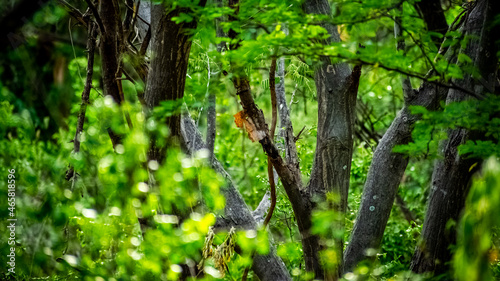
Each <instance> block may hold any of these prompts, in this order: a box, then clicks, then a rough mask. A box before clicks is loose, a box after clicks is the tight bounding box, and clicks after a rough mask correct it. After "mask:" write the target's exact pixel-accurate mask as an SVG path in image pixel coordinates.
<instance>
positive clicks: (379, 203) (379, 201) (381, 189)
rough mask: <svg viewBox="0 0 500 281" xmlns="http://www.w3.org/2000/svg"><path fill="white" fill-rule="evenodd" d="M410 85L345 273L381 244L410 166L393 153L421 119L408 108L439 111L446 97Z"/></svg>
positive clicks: (377, 159)
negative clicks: (402, 180)
mask: <svg viewBox="0 0 500 281" xmlns="http://www.w3.org/2000/svg"><path fill="white" fill-rule="evenodd" d="M396 35H397V32H396ZM450 54H451V52H450V53H448V54H447V56H448V57H450V56H451V55H450ZM408 83H409V82H408V80H407V79H406V78H403V79H402V84H403V89H404V96H405V103H404V106H403V108H402V109H401V111H400V112H399V113H398V115H397V116H396V118H395V119H394V121H393V122H392V124H391V126H390V127H389V129H388V130H387V131H386V132H385V134H384V136H383V137H382V139H381V140H380V142H379V144H378V145H377V148H376V149H375V152H374V154H373V160H372V163H371V165H370V169H369V171H368V175H367V178H366V182H365V186H364V189H363V195H362V198H361V206H360V208H359V211H358V215H357V218H356V222H355V224H354V228H353V231H352V233H351V239H350V241H349V244H348V246H347V249H346V252H345V255H344V259H345V264H344V271H345V272H348V271H353V270H354V269H355V267H356V266H357V265H358V263H359V262H361V261H362V260H365V259H366V258H369V257H367V256H366V253H367V250H368V249H375V250H378V249H379V247H380V244H381V242H382V237H383V235H384V231H385V227H386V225H387V221H388V220H389V216H390V213H391V209H392V206H393V204H394V199H395V197H396V194H397V190H398V188H399V184H400V182H401V179H402V177H403V174H404V171H405V169H406V167H407V165H408V157H407V156H406V155H403V154H401V153H395V152H393V149H394V147H396V146H399V145H404V144H408V142H409V141H410V140H411V132H412V129H413V126H414V124H415V122H416V121H417V120H419V119H420V117H419V116H415V115H413V114H411V112H410V110H409V107H410V106H423V107H425V108H426V109H428V110H436V109H438V108H439V102H440V101H442V100H444V99H445V97H446V94H447V89H445V88H440V87H437V86H435V85H432V84H431V83H428V82H424V83H423V84H422V86H421V87H420V88H419V89H418V90H412V89H411V88H409V87H408V86H405V84H408ZM410 86H411V85H410ZM371 258H373V257H371Z"/></svg>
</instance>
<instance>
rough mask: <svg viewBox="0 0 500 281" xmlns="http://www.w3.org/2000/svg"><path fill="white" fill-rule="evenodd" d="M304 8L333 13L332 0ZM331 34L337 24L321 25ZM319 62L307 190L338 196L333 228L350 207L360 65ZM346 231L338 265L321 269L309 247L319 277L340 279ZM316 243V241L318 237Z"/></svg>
mask: <svg viewBox="0 0 500 281" xmlns="http://www.w3.org/2000/svg"><path fill="white" fill-rule="evenodd" d="M303 7H304V11H305V12H306V13H308V14H322V15H327V16H331V8H330V4H329V3H328V1H326V0H306V1H305V2H304V5H303ZM321 26H322V27H323V28H325V29H326V30H327V31H328V33H329V35H330V38H329V39H328V40H326V42H324V44H330V43H332V42H339V41H340V36H339V33H338V31H337V27H336V26H335V25H333V24H330V23H323V24H322V25H321ZM319 63H320V65H319V66H318V67H316V68H315V71H314V81H315V84H316V92H317V97H318V134H317V141H316V153H315V158H314V164H313V170H312V172H311V180H310V182H309V184H308V191H309V193H310V194H311V197H316V196H319V198H323V200H325V199H326V193H333V194H335V195H336V196H338V201H336V202H333V208H334V209H335V210H336V211H337V212H338V214H339V217H338V219H333V218H332V219H333V220H334V222H333V226H332V227H333V228H334V229H336V230H343V229H344V214H345V211H346V208H347V195H348V191H349V179H350V173H351V160H352V152H353V132H354V112H355V107H356V97H357V93H358V85H359V77H360V75H361V66H359V65H358V66H356V67H355V68H354V70H352V71H351V69H350V67H349V66H348V65H347V64H346V63H337V64H332V62H331V60H330V58H329V57H321V59H320V62H319ZM342 236H343V234H342V235H341V236H340V237H330V238H334V240H335V242H336V251H337V255H336V256H337V260H336V261H335V263H336V268H329V269H325V268H323V269H322V266H321V262H320V261H319V259H318V258H319V257H318V254H319V251H320V250H321V247H320V248H313V247H310V246H311V245H308V246H309V247H306V245H304V256H306V257H307V256H311V258H310V259H307V258H306V268H308V270H312V271H314V272H315V276H316V278H324V277H325V273H324V270H327V271H328V273H327V275H328V276H327V279H337V278H338V277H339V276H340V275H341V274H342V267H343V254H342V252H343V238H342ZM315 243H316V241H315Z"/></svg>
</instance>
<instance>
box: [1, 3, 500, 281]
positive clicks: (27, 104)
mask: <svg viewBox="0 0 500 281" xmlns="http://www.w3.org/2000/svg"><path fill="white" fill-rule="evenodd" d="M101 1H103V0H101ZM7 2H8V3H6V5H3V7H0V12H3V13H4V14H6V15H7V14H8V13H9V11H10V10H11V8H12V7H14V6H15V4H16V3H17V2H22V1H13V0H12V1H7ZM87 2H91V1H87ZM87 2H84V1H74V2H72V3H71V4H72V5H73V6H74V7H76V8H75V9H79V10H80V11H85V10H87V7H88V5H87ZM116 2H120V7H121V9H122V11H123V10H127V5H128V4H126V3H129V2H132V3H133V5H134V7H135V5H136V4H137V3H135V2H134V1H116ZM122 2H123V3H122ZM165 2H168V3H169V5H171V6H169V7H170V8H171V9H174V8H178V7H181V8H185V7H188V8H192V9H190V10H186V11H185V12H182V13H180V14H179V16H177V17H174V19H173V20H174V21H175V22H176V23H190V22H192V21H197V23H198V24H197V27H196V28H195V29H194V30H191V31H190V32H192V42H193V43H192V46H191V49H190V55H189V66H188V70H187V78H186V85H185V90H184V97H183V99H182V100H180V101H173V102H172V101H170V102H169V101H165V102H162V103H161V104H160V106H158V107H156V108H155V109H154V110H153V111H149V110H147V109H146V108H145V107H144V104H142V103H141V99H142V96H143V94H144V89H145V82H144V81H143V80H141V79H140V78H139V75H137V73H135V72H134V70H133V68H132V65H134V64H135V63H136V62H135V61H134V60H135V59H136V58H134V57H133V56H131V55H129V54H128V53H124V54H123V56H122V57H121V58H120V59H121V60H122V61H123V64H124V65H125V66H124V69H125V70H126V72H127V75H125V74H122V75H121V76H122V77H121V79H122V80H120V84H121V85H122V87H123V94H124V102H123V103H122V104H121V105H120V106H118V105H117V104H116V103H115V101H113V99H112V98H111V97H110V96H105V95H104V92H103V88H102V87H103V81H102V78H101V75H102V68H101V67H102V66H101V61H100V59H99V54H98V52H97V51H96V59H95V63H94V67H93V70H94V75H93V80H92V84H93V87H92V90H91V92H90V103H89V105H88V106H87V108H86V115H85V123H84V129H83V133H82V134H81V135H80V136H79V140H80V142H81V148H80V152H78V153H74V151H73V149H74V138H75V134H76V130H77V122H78V114H79V112H80V110H81V107H80V104H81V93H82V91H84V85H85V75H86V72H87V60H88V57H87V52H86V50H85V48H86V44H87V42H86V41H87V39H88V38H87V30H86V28H85V27H82V26H81V24H76V20H75V19H74V18H72V17H71V15H70V14H68V12H67V9H66V8H65V7H66V6H65V5H63V4H61V3H59V2H57V1H48V2H47V3H43V4H39V5H41V6H40V7H39V9H37V10H38V11H36V12H35V13H34V14H33V15H32V17H29V18H30V19H29V20H27V21H26V22H25V23H23V25H22V26H20V27H19V29H17V30H14V31H13V33H10V34H9V37H8V38H10V39H11V40H10V41H9V42H10V43H8V42H6V43H4V44H6V45H7V46H4V47H2V48H3V49H4V50H3V51H2V54H1V55H0V61H1V67H0V175H1V176H0V178H1V180H2V185H0V189H1V193H2V196H1V199H0V202H2V203H1V206H2V208H1V209H0V217H1V218H2V221H1V223H0V224H1V225H2V229H5V230H6V231H5V232H4V234H3V237H2V244H1V246H0V253H1V255H0V256H1V258H0V261H1V263H2V265H3V266H2V269H1V271H0V274H1V275H0V276H1V277H0V278H2V279H8V278H11V279H12V280H14V279H17V280H31V279H35V278H38V279H45V278H49V279H51V280H74V279H83V280H178V279H180V278H181V276H182V278H185V277H186V275H185V274H186V273H187V274H188V275H189V274H193V275H196V274H197V275H198V278H197V279H202V280H213V279H224V280H240V279H241V276H242V274H243V272H244V271H245V268H246V267H247V266H249V265H251V264H252V258H253V256H254V255H255V253H257V254H266V253H268V252H269V251H270V250H271V248H272V247H275V248H276V252H277V254H278V256H279V257H281V259H282V260H283V262H284V263H285V265H286V268H287V269H288V271H289V272H290V274H291V276H292V278H293V280H312V278H313V277H312V274H311V273H310V272H307V271H306V270H305V264H304V257H303V251H302V244H301V234H300V232H299V231H298V228H297V219H296V218H295V216H294V212H293V210H292V206H291V204H290V201H289V200H288V197H287V194H286V192H285V190H284V188H283V186H282V184H281V183H280V182H278V183H277V205H276V209H275V211H274V214H273V217H272V220H271V222H270V224H269V226H268V230H266V229H264V228H262V227H259V228H257V229H255V230H252V229H250V230H242V229H236V230H230V229H226V230H223V231H217V232H215V233H214V232H213V228H212V226H213V225H214V224H215V222H216V219H217V218H218V217H224V206H225V197H224V193H223V190H224V188H226V184H227V181H228V179H227V178H224V176H223V175H220V174H218V173H217V172H216V171H214V170H213V169H212V167H211V164H210V161H211V159H210V153H209V151H208V150H200V151H198V152H197V153H192V154H190V153H187V152H186V150H185V148H184V147H183V146H182V144H180V143H174V144H171V143H168V142H166V141H164V140H166V139H168V136H169V134H170V132H169V128H168V127H167V125H166V124H165V118H166V117H168V116H172V115H175V114H178V113H179V112H183V114H189V115H190V116H191V117H192V118H193V120H194V122H195V124H196V125H197V127H198V128H199V130H200V131H201V132H205V131H206V129H207V117H206V115H207V107H208V96H209V93H215V95H216V112H217V123H216V128H217V129H216V137H215V149H214V154H215V156H216V157H217V159H218V160H219V161H220V163H221V164H222V166H223V168H224V169H225V170H226V171H227V172H228V173H229V174H230V176H231V178H232V181H233V182H234V184H235V185H236V186H237V189H238V191H239V192H240V193H241V195H242V196H243V198H244V199H245V202H246V203H247V205H248V206H249V207H250V208H251V209H255V208H257V206H258V205H259V203H260V202H261V200H262V198H263V196H264V195H265V194H266V192H267V191H268V189H269V179H268V176H267V165H268V163H267V156H266V155H265V154H264V153H263V151H262V147H261V146H260V145H259V144H258V143H257V142H252V141H251V140H250V139H249V138H248V134H247V132H245V131H244V130H241V129H240V128H238V127H237V126H236V125H235V124H234V117H233V116H234V115H235V114H236V113H237V112H239V111H240V110H241V105H240V103H239V100H238V96H237V94H236V92H235V89H234V87H233V80H232V79H233V76H232V74H231V73H229V74H228V75H227V72H226V71H229V69H230V68H231V67H233V68H234V67H235V65H238V66H240V67H243V68H244V69H245V73H246V75H247V76H248V77H249V80H250V83H251V87H252V91H253V96H254V99H255V103H256V104H258V106H259V107H260V108H261V109H262V110H263V112H264V114H265V116H266V119H267V120H271V111H272V110H271V100H270V98H269V96H270V90H269V84H270V81H269V67H270V65H271V61H272V59H273V57H274V58H278V60H281V59H282V60H284V65H285V69H284V78H283V79H284V80H283V81H282V82H283V83H284V86H285V89H286V98H287V100H288V103H289V110H290V117H291V120H292V122H293V125H294V129H295V134H296V135H297V134H298V132H299V131H301V130H303V131H302V133H301V134H300V136H299V137H298V138H297V140H296V146H297V151H298V155H299V157H300V170H301V172H302V180H303V182H304V183H307V182H308V181H309V179H310V177H311V173H310V171H311V169H312V167H313V162H314V153H315V150H316V137H317V131H318V125H317V120H318V106H317V104H318V102H317V99H318V97H317V93H316V90H317V89H316V86H315V80H314V79H315V76H314V69H315V67H317V61H318V58H320V57H321V56H329V57H330V58H331V60H332V63H340V62H346V63H349V64H351V65H357V64H361V65H362V66H363V68H362V74H361V78H360V82H359V88H358V96H357V109H356V114H355V115H356V116H355V118H356V126H355V130H356V132H353V134H354V136H355V138H354V152H353V157H352V163H351V164H352V167H351V173H350V188H349V196H348V210H347V211H346V214H345V229H335V228H333V227H332V225H333V224H332V221H333V220H334V219H333V218H334V217H336V216H339V214H338V213H337V212H336V211H334V210H333V209H332V208H331V206H332V205H333V204H335V201H336V195H335V194H328V195H327V196H326V198H327V199H326V200H325V201H324V202H318V204H317V206H316V208H315V211H314V213H313V215H312V222H313V226H312V228H311V231H312V233H313V234H318V235H321V237H329V238H331V237H336V236H343V237H344V241H345V244H346V245H347V244H348V243H349V238H350V234H351V231H352V229H353V226H354V221H355V219H356V216H357V214H358V210H359V206H360V202H361V200H362V192H363V185H364V183H365V181H366V177H367V174H368V169H369V167H370V164H371V162H372V157H373V152H374V150H375V147H376V146H377V144H378V142H379V140H380V138H381V137H382V136H383V135H384V132H385V131H386V130H387V128H388V127H389V126H390V124H391V122H392V120H393V119H394V118H395V117H396V116H397V114H398V111H399V110H400V109H401V108H402V107H403V104H404V97H403V89H402V86H401V80H400V77H401V76H403V75H404V76H408V77H410V78H409V79H411V82H412V84H413V86H414V88H418V86H419V85H421V83H423V81H435V83H438V85H440V86H445V87H453V85H455V84H453V83H452V82H453V81H456V80H460V79H462V78H464V77H465V76H467V75H472V76H474V75H477V69H475V68H474V67H473V66H471V65H470V64H469V63H470V62H471V58H469V57H468V56H467V55H465V54H462V53H461V54H460V55H459V56H458V58H457V61H458V62H457V63H450V62H449V61H448V59H447V58H446V57H445V56H444V55H443V54H438V46H436V44H435V42H436V40H437V41H442V40H443V39H444V37H443V35H441V34H439V33H436V32H426V31H425V29H426V23H425V22H424V20H423V19H422V17H421V14H420V12H419V11H418V9H417V8H416V3H417V2H419V1H413V0H408V1H399V0H384V1H379V0H368V1H337V0H335V1H330V4H331V8H332V17H324V16H319V15H310V14H305V13H304V12H303V11H302V5H303V2H302V1H296V0H286V1H272V0H269V1H268V0H258V1H257V0H245V1H241V3H240V6H239V13H238V14H236V13H235V11H234V10H233V9H231V8H229V7H221V6H219V5H218V3H216V2H212V1H209V2H208V3H207V5H206V6H205V7H203V8H201V7H198V6H197V4H198V2H199V1H187V0H184V1H165ZM222 2H225V1H222ZM444 2H446V3H445V4H443V7H444V8H445V9H444V15H445V16H446V20H447V22H448V24H450V25H452V23H453V22H454V21H455V19H456V18H457V17H458V18H460V16H463V13H464V11H466V10H467V9H472V8H471V6H472V4H471V2H467V1H464V3H463V5H462V2H461V1H444ZM172 7H173V8H172ZM194 7H197V8H194ZM89 14H90V11H89ZM219 17H222V19H223V20H222V23H221V28H222V31H223V32H228V31H229V30H237V31H238V35H237V38H236V39H232V40H233V41H231V39H230V38H228V37H226V36H225V37H222V38H220V37H216V28H217V26H216V24H215V22H216V19H218V18H219ZM227 18H233V20H232V21H230V20H227ZM397 18H400V20H401V27H402V30H403V33H402V36H403V39H404V40H405V42H406V50H405V51H396V39H395V38H394V31H393V29H394V22H395V20H396V19H397ZM499 19H500V17H498V16H496V21H497V22H498V21H499ZM321 21H330V22H332V21H333V22H332V23H333V24H335V25H336V26H337V27H338V31H339V33H340V37H341V39H342V41H341V42H337V43H332V44H329V45H324V44H321V43H319V42H322V40H324V39H325V38H328V32H327V30H325V28H323V27H321V26H320V25H318V24H317V23H318V22H321ZM445 37H446V40H447V41H445V42H446V44H447V45H446V46H447V47H450V48H451V47H453V46H455V45H456V46H463V47H465V46H467V44H468V42H469V41H470V40H471V39H470V38H467V37H464V36H462V34H461V33H459V31H458V29H456V30H450V31H449V32H448V33H446V35H445ZM2 39H3V38H2ZM131 40H135V39H131ZM224 41H227V42H233V43H234V42H236V41H239V42H241V43H240V46H239V47H238V48H237V49H233V50H228V49H227V48H229V43H228V46H227V47H226V49H223V51H222V52H219V51H218V50H217V47H216V46H217V44H220V43H221V42H224ZM99 43H100V42H99V40H98V44H99ZM134 43H136V44H135V45H136V47H137V48H139V47H140V44H138V43H137V42H134ZM139 43H140V42H139ZM151 55H152V54H151V53H147V54H146V57H147V58H148V57H150V56H151ZM429 69H434V70H435V71H434V72H433V73H431V75H427V74H428V71H429ZM129 73H131V74H130V75H129ZM130 76H132V77H130ZM493 79H495V80H496V79H497V77H493ZM280 81H281V80H280V78H279V77H276V82H277V83H279V82H280ZM497 91H498V90H497ZM495 94H498V93H494V92H491V93H488V95H485V97H484V98H483V99H480V100H479V99H472V98H470V99H469V100H467V101H464V102H459V103H450V104H445V103H444V101H441V106H440V110H438V111H433V110H427V109H425V108H424V107H418V106H415V107H411V111H412V113H413V114H416V115H419V116H421V119H420V120H419V121H418V122H416V124H415V126H414V128H413V132H412V140H411V141H410V142H409V143H408V144H407V145H403V146H398V147H396V149H395V151H396V152H400V153H403V154H405V155H408V157H410V164H409V165H408V167H407V168H406V170H405V174H404V176H403V179H402V181H401V183H400V188H399V191H398V194H397V199H396V202H395V204H394V206H393V207H392V211H391V216H390V218H389V222H388V223H387V227H386V229H385V232H384V237H383V242H382V245H381V249H380V251H376V250H373V253H368V255H375V256H376V259H375V261H374V262H373V263H364V264H361V265H360V266H359V267H358V268H357V269H356V270H355V272H354V273H347V274H346V275H345V276H343V278H345V279H346V280H364V278H372V279H374V280H408V279H407V278H412V279H411V280H421V279H424V278H435V279H439V278H444V279H446V278H448V277H449V276H448V275H443V276H428V275H425V274H423V275H417V274H413V273H411V272H410V271H409V266H410V262H411V260H412V255H413V252H414V250H415V247H416V246H417V242H418V240H419V239H418V237H419V235H420V232H421V230H422V225H423V222H424V217H425V212H426V204H427V198H428V195H429V193H430V187H431V186H432V182H431V175H432V171H433V163H434V161H435V160H436V159H440V158H441V157H442V155H441V154H440V153H441V152H440V148H441V146H440V145H441V144H442V143H443V140H445V139H446V138H447V130H450V129H455V128H464V129H468V130H471V131H474V132H478V133H480V134H483V135H485V138H484V139H480V140H469V141H468V142H467V143H466V144H464V145H461V146H460V147H459V151H460V153H461V154H462V155H466V156H467V157H471V158H474V159H476V158H477V159H481V161H480V160H478V161H477V162H476V163H475V164H474V166H471V167H470V169H471V170H472V169H475V168H480V169H478V170H479V172H478V173H477V174H476V175H475V177H474V179H473V183H472V187H471V191H470V194H469V196H468V199H467V202H466V207H465V209H464V211H463V217H462V219H461V220H460V221H449V222H448V223H449V224H450V225H458V228H457V234H458V238H457V240H458V241H457V244H456V245H453V246H452V247H453V249H452V251H453V252H454V253H455V254H454V257H453V260H452V274H453V276H455V277H456V278H457V279H458V280H493V279H495V278H496V279H498V278H500V259H499V251H500V250H499V247H500V236H499V234H500V233H499V227H500V221H499V219H498V212H499V206H500V198H499V196H500V171H499V165H500V162H499V161H500V159H499V158H498V157H499V155H500V146H499V139H500V135H499V132H500V119H499V117H498V114H499V112H500V100H499V98H498V95H495ZM278 106H279V105H278ZM332 114H335V112H332ZM127 118H130V120H131V124H128V122H127ZM269 122H270V121H268V123H269ZM109 130H112V131H113V132H114V133H116V134H118V135H120V136H122V140H121V143H120V144H118V145H116V146H114V145H113V144H112V142H111V140H110V137H109V135H108V132H109ZM277 131H280V128H278V130H277ZM359 132H361V133H359ZM363 132H364V133H363ZM153 137H154V138H156V139H157V140H159V141H160V143H159V145H164V146H165V147H168V149H167V150H166V151H167V152H166V158H165V160H164V161H160V163H159V162H157V161H148V149H149V147H150V144H151V141H150V140H151V138H153ZM193 138H194V137H193ZM162 140H163V143H162ZM193 141H194V139H193ZM276 143H277V146H278V147H280V148H281V149H282V150H281V151H280V152H281V153H282V154H283V155H284V154H285V152H284V148H283V146H284V145H285V144H284V141H283V140H282V139H281V138H280V137H277V138H276ZM486 159H489V160H487V162H484V163H482V160H486ZM70 169H74V171H75V172H76V176H74V177H72V178H71V179H70V180H67V179H65V176H66V174H67V172H68V170H70ZM12 170H15V172H11V171H12ZM9 174H13V175H14V177H15V209H14V207H13V206H14V205H10V206H11V209H9V202H10V201H8V196H7V195H8V192H9V191H11V190H10V189H9V187H10V186H9V185H8V184H10V182H7V181H8V179H9V177H8V175H9ZM11 213H14V216H12V215H11ZM148 216H149V217H153V218H154V222H155V227H152V228H151V229H147V231H145V233H146V234H144V233H143V232H144V230H143V229H142V230H141V226H140V225H139V223H138V218H142V217H148ZM14 217H15V219H17V221H16V222H15V225H16V228H15V243H14V244H13V245H11V244H10V243H3V241H8V238H9V236H8V235H9V234H10V232H9V231H8V228H7V226H8V225H9V224H10V221H8V219H9V218H14ZM234 231H235V232H234ZM268 241H271V247H270V246H269V243H268ZM323 243H324V245H323V246H324V249H323V251H322V257H323V258H324V259H325V261H326V263H328V262H331V263H334V264H335V263H337V261H338V260H339V257H336V256H335V251H334V250H332V249H333V248H334V247H335V246H336V245H335V242H334V239H327V238H325V240H324V241H323ZM235 245H236V251H237V252H236V253H232V252H233V251H234V248H235ZM272 245H274V246H272ZM337 246H338V245H337ZM11 247H15V254H16V258H15V274H12V273H9V272H8V268H9V267H8V266H7V265H6V264H7V262H9V257H8V256H7V254H8V253H10V251H11V250H10V249H11ZM205 252H207V253H208V252H210V255H207V254H206V253H205ZM204 257H206V258H204ZM198 269H202V273H201V271H200V272H199V271H198ZM194 272H196V274H194ZM189 278H192V279H195V278H194V277H189ZM249 278H250V279H252V278H253V279H252V280H258V279H257V278H254V275H253V274H252V273H250V275H249Z"/></svg>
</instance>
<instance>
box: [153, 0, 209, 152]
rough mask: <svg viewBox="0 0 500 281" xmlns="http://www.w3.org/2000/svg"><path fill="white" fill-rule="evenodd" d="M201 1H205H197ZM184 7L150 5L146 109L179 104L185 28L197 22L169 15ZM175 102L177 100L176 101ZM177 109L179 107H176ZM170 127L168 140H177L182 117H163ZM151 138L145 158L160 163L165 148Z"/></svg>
mask: <svg viewBox="0 0 500 281" xmlns="http://www.w3.org/2000/svg"><path fill="white" fill-rule="evenodd" d="M201 4H204V3H200V5H201ZM181 12H186V11H183V9H180V8H178V9H175V10H173V11H170V12H169V13H168V14H167V9H166V7H165V6H164V5H162V4H160V5H153V6H152V7H151V34H152V38H151V40H152V41H151V56H152V58H151V66H150V70H149V74H148V78H147V84H146V91H145V93H144V100H145V102H146V105H147V107H148V108H149V109H153V108H154V107H156V106H158V105H159V104H160V102H162V101H170V102H172V103H174V104H177V103H178V104H179V105H180V102H179V101H180V99H182V97H183V96H184V86H185V83H186V73H187V67H188V61H189V52H190V50H191V43H192V41H191V39H190V38H191V36H190V35H189V33H188V29H191V28H195V27H196V21H192V22H190V23H180V24H176V23H175V22H173V21H172V17H175V16H178V15H179V14H180V13H181ZM176 102H177V103H176ZM176 110H179V108H176ZM166 124H167V126H168V128H169V130H170V135H169V142H174V141H175V139H177V141H179V140H180V139H179V138H180V136H181V131H180V130H181V129H180V126H181V117H180V114H179V113H174V114H173V115H172V116H169V117H167V118H166ZM157 143H158V142H157V140H156V139H155V138H154V137H152V139H151V147H150V150H149V153H148V159H150V160H157V161H158V162H161V161H162V160H163V159H164V157H165V152H166V151H165V148H164V147H163V148H162V147H160V146H159V145H158V144H157Z"/></svg>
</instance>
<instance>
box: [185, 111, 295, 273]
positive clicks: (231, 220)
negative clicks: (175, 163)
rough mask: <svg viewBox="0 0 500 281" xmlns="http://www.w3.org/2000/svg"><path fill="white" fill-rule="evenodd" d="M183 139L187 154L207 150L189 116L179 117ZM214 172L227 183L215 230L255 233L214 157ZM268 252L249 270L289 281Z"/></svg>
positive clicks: (280, 264) (246, 211)
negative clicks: (221, 213) (224, 199)
mask: <svg viewBox="0 0 500 281" xmlns="http://www.w3.org/2000/svg"><path fill="white" fill-rule="evenodd" d="M181 131H182V136H183V139H184V142H185V144H186V145H185V146H186V147H187V149H188V151H189V152H190V153H194V152H196V151H198V150H200V149H202V148H206V146H205V144H204V143H203V138H202V136H201V133H200V132H199V131H198V128H196V125H195V124H194V121H193V120H192V119H191V117H189V116H188V115H183V116H182V124H181ZM212 167H213V168H214V170H215V171H216V172H217V173H219V174H220V175H222V176H223V177H224V178H225V179H226V183H227V185H226V187H225V188H224V189H222V191H223V193H224V196H225V198H226V206H225V210H224V217H219V218H217V222H216V223H215V226H214V227H215V228H219V229H220V228H227V229H229V228H230V227H231V226H234V227H236V228H239V229H256V227H257V223H256V222H255V220H254V218H253V216H252V212H251V211H250V209H249V208H248V207H247V205H246V203H245V201H244V200H243V198H242V197H241V195H240V193H239V192H238V191H237V190H236V187H235V185H234V183H233V181H232V179H231V176H230V175H229V174H228V173H227V172H226V171H225V170H224V167H222V164H221V163H220V162H219V161H218V160H217V159H216V158H215V157H214V158H213V160H212ZM270 249H271V251H270V253H269V254H267V255H256V256H255V257H254V260H253V265H252V270H253V271H254V272H255V274H256V275H257V276H258V277H259V279H260V280H263V281H277V280H292V279H291V277H290V275H289V273H288V271H287V269H286V267H285V264H284V263H283V261H282V260H281V259H280V258H279V257H278V256H277V255H276V250H275V248H274V247H273V246H272V245H271V247H270Z"/></svg>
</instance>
